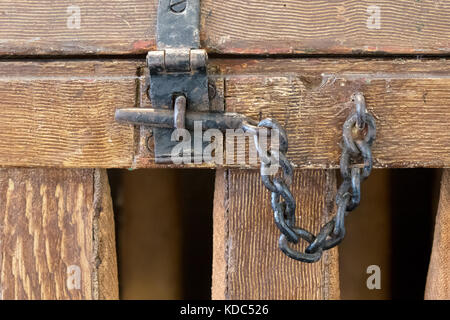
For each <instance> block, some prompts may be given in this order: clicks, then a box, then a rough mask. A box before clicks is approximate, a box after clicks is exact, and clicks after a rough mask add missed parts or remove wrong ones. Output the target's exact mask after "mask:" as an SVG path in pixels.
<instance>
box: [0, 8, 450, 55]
mask: <svg viewBox="0 0 450 320" xmlns="http://www.w3.org/2000/svg"><path fill="white" fill-rule="evenodd" d="M157 5H158V1H157V0H130V1H122V0H111V1H97V0H78V1H76V2H74V1H69V0H62V1H58V2H55V1H51V0H12V1H6V0H3V1H1V2H0V13H1V14H0V54H4V55H32V54H55V55H61V54H66V55H70V54H71V55H74V54H77V55H78V54H144V53H146V52H147V51H149V50H153V49H154V48H155V32H156V30H155V29H156V27H155V26H156V10H157ZM374 5H375V6H377V7H378V8H379V23H378V22H377V20H374V11H373V10H374V9H371V8H372V6H374ZM449 18H450V4H449V3H448V1H433V0H421V1H413V0H401V1H390V0H381V1H377V2H376V3H374V2H373V1H369V0H363V1H357V0H344V1H325V0H320V1H308V0H300V1H299V0H283V1H281V0H252V1H240V0H229V1H222V0H203V1H201V21H202V23H201V40H202V45H203V46H204V47H206V48H207V49H208V50H209V51H210V52H218V53H232V54H239V53H256V54H261V53H269V54H279V53H282V54H290V53H307V54H310V53H361V52H364V53H374V52H375V53H381V52H382V53H416V54H427V53H448V52H449V49H450V42H449V37H448V35H449V33H450V23H449V21H450V19H449Z"/></svg>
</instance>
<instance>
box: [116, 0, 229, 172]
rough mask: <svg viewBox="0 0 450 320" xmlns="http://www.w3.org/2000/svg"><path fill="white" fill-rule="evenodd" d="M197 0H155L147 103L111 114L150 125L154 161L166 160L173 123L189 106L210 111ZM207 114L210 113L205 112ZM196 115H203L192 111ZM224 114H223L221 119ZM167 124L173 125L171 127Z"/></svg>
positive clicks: (177, 125) (179, 125) (180, 123)
mask: <svg viewBox="0 0 450 320" xmlns="http://www.w3.org/2000/svg"><path fill="white" fill-rule="evenodd" d="M199 25H200V1H199V0H185V1H180V0H176V1H175V0H160V1H159V7H158V18H157V40H156V41H157V49H158V50H156V51H150V52H149V53H148V54H147V65H148V69H149V77H150V88H149V97H150V100H151V103H152V107H153V108H151V109H144V108H130V109H119V110H117V111H116V120H118V121H124V122H130V123H134V124H139V125H144V126H150V127H153V128H154V129H153V137H154V156H155V162H157V163H167V162H171V151H172V150H173V147H174V146H175V145H176V144H177V143H178V142H177V141H172V133H173V128H177V129H184V127H185V122H186V120H185V117H186V115H187V117H188V119H187V122H188V123H190V120H189V119H190V118H191V115H190V114H191V113H192V112H206V113H208V112H209V111H210V100H209V94H208V75H207V68H206V67H207V60H208V55H207V53H206V50H203V49H200V37H199V33H200V31H199ZM205 117H206V118H208V117H209V118H211V117H210V116H209V115H208V114H205ZM196 118H197V119H198V120H199V121H201V120H202V118H203V117H202V116H200V117H199V116H198V114H197V117H196ZM222 120H223V119H222ZM170 128H172V129H170Z"/></svg>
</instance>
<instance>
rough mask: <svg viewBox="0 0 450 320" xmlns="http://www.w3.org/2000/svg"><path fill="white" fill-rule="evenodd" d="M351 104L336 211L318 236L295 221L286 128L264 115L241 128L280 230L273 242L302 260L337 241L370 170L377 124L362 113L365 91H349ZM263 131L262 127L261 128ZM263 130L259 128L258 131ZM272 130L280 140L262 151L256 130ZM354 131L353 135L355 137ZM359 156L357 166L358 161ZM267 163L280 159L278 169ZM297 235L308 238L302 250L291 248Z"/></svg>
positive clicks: (317, 255)
mask: <svg viewBox="0 0 450 320" xmlns="http://www.w3.org/2000/svg"><path fill="white" fill-rule="evenodd" d="M352 100H353V101H354V103H355V106H356V108H355V109H356V110H355V112H353V113H352V114H351V115H350V116H349V117H348V118H347V120H346V121H345V123H344V126H343V139H342V143H341V148H342V154H341V159H340V169H341V170H340V171H341V176H342V178H343V182H342V184H341V185H340V187H339V189H338V191H337V194H336V205H337V213H336V216H335V217H334V218H333V219H331V220H330V221H329V222H328V223H326V224H325V225H324V226H323V227H322V229H321V230H320V232H319V233H318V234H317V236H315V235H313V234H312V233H311V232H309V231H307V230H305V229H302V228H298V227H296V226H295V209H296V204H295V199H294V197H293V195H292V193H291V191H290V189H289V187H290V185H291V183H292V177H293V167H292V164H291V163H290V162H289V160H287V158H286V153H287V150H288V138H287V134H286V132H285V130H284V129H283V128H282V127H281V126H280V125H279V124H278V123H277V122H276V121H275V120H272V119H264V120H262V121H261V122H259V123H258V124H257V125H255V124H252V123H244V125H243V129H244V131H246V132H250V133H252V134H253V136H254V140H255V146H256V150H257V152H258V156H259V157H260V160H261V179H262V182H263V184H264V186H265V187H266V188H267V189H269V190H270V191H271V192H272V196H271V205H272V209H273V212H274V218H275V224H276V225H277V227H278V229H280V231H281V236H280V238H279V241H278V246H279V248H280V249H281V251H283V253H285V254H286V255H287V256H288V257H290V258H292V259H295V260H299V261H302V262H309V263H311V262H316V261H318V260H319V259H320V258H321V256H322V253H323V251H324V250H328V249H331V248H333V247H335V246H336V245H338V244H339V243H340V242H341V241H342V240H343V238H344V236H345V217H346V216H347V215H348V213H349V212H350V211H353V210H354V209H355V208H356V207H357V206H358V205H359V202H360V200H361V181H363V180H365V179H366V178H367V177H368V176H369V175H370V172H371V170H372V151H371V147H372V144H373V142H374V141H375V136H376V125H375V119H374V118H373V116H372V115H370V114H369V113H367V111H366V104H365V100H364V96H363V95H362V94H361V93H356V94H354V95H353V98H352ZM262 130H263V131H264V132H261V131H262ZM261 133H262V134H261ZM267 133H269V135H273V134H277V135H278V136H279V143H276V144H271V146H270V151H269V152H267V151H266V150H267V148H265V145H264V144H262V143H261V141H260V136H264V137H267ZM354 135H355V136H356V138H354ZM361 161H362V168H361V165H359V164H358V163H360V162H361ZM271 164H279V166H280V167H281V169H282V174H281V175H278V176H275V175H274V174H273V173H269V169H270V167H271ZM300 239H303V240H305V241H307V242H308V244H309V245H308V246H307V247H306V249H305V251H304V252H301V251H296V250H294V249H292V248H291V247H290V246H289V243H292V244H297V243H298V242H299V240H300Z"/></svg>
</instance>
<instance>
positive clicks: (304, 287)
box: [212, 170, 340, 299]
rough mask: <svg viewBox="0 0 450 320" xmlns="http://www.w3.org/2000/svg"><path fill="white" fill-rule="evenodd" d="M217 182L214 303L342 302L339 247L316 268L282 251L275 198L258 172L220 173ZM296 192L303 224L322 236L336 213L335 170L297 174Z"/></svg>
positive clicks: (303, 171) (301, 246)
mask: <svg viewBox="0 0 450 320" xmlns="http://www.w3.org/2000/svg"><path fill="white" fill-rule="evenodd" d="M216 179H217V180H216V194H215V200H214V201H215V202H214V249H213V250H214V254H213V285H212V298H213V299H338V298H339V295H340V293H339V274H338V253H337V249H332V250H329V251H327V252H326V253H324V255H323V257H322V259H321V260H320V261H319V262H317V263H314V264H306V263H301V262H298V261H294V260H291V259H289V258H288V257H286V256H285V255H284V254H283V253H281V251H280V250H279V249H278V245H277V243H278V237H279V231H278V229H277V228H276V226H275V224H274V222H273V213H272V210H271V207H270V194H269V192H268V191H267V190H266V189H265V188H264V186H263V184H262V183H261V182H260V175H259V172H258V171H253V170H228V171H223V170H219V171H218V172H217V176H216ZM292 193H293V195H294V196H295V198H296V202H297V212H296V215H297V220H298V222H297V223H298V225H299V226H302V227H305V228H307V229H308V230H312V231H313V232H317V231H318V230H319V228H320V226H321V225H322V224H323V223H324V222H325V221H328V220H329V219H330V217H331V216H332V214H333V213H334V212H335V205H334V195H335V193H336V178H335V172H334V171H330V170H296V171H295V174H294V180H293V185H292ZM304 247H305V243H302V244H301V245H297V246H296V248H304Z"/></svg>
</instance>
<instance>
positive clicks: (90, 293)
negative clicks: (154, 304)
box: [0, 168, 118, 299]
mask: <svg viewBox="0 0 450 320" xmlns="http://www.w3.org/2000/svg"><path fill="white" fill-rule="evenodd" d="M114 244H115V240H114V221H113V212H112V205H111V198H110V195H109V186H108V180H107V177H106V171H105V170H67V169H64V170H63V169H15V168H11V169H0V253H1V258H0V293H1V298H2V299H115V298H118V289H117V269H116V268H117V267H116V259H115V245H114Z"/></svg>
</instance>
